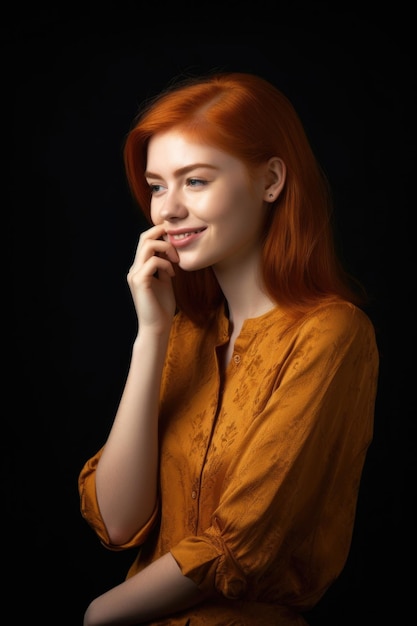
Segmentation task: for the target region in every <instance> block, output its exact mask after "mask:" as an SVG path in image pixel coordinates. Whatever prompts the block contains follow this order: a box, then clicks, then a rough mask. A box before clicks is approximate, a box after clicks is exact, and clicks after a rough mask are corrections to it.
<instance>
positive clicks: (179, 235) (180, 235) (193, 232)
mask: <svg viewBox="0 0 417 626" xmlns="http://www.w3.org/2000/svg"><path fill="white" fill-rule="evenodd" d="M203 230H204V228H199V229H197V230H189V231H187V232H185V233H175V234H173V235H169V236H170V237H172V239H174V240H175V241H177V240H179V239H186V238H187V237H191V235H196V234H197V233H201V232H202V231H203Z"/></svg>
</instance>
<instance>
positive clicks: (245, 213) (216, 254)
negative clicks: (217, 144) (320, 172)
mask: <svg viewBox="0 0 417 626" xmlns="http://www.w3.org/2000/svg"><path fill="white" fill-rule="evenodd" d="M265 169H266V168H260V169H259V172H258V173H257V175H256V176H255V177H254V178H253V179H249V176H248V172H247V170H246V168H245V166H244V164H243V163H242V162H241V161H240V160H238V159H236V158H235V157H233V156H231V155H230V154H228V153H226V152H223V151H221V150H218V149H217V148H213V147H211V146H207V145H203V144H200V143H195V142H193V141H190V140H189V139H187V138H186V137H185V136H184V135H182V134H181V133H180V132H179V131H174V130H172V131H168V132H166V133H161V134H157V135H155V136H154V137H153V138H152V139H151V141H150V143H149V147H148V160H147V171H146V179H147V181H148V183H149V185H150V187H151V192H152V199H151V219H152V221H153V223H154V224H161V225H163V226H164V227H165V230H166V237H164V238H165V239H166V240H169V241H170V243H172V245H173V246H174V247H175V248H176V250H177V252H178V255H179V259H180V260H179V265H180V267H181V268H182V269H184V270H188V271H191V270H197V269H201V268H204V267H208V266H216V267H218V268H219V269H220V268H222V267H228V266H229V265H230V264H238V263H239V262H240V260H242V259H243V258H246V257H247V256H248V255H251V254H252V253H253V252H254V251H255V250H256V249H258V248H259V245H260V232H261V226H262V223H263V221H264V215H265V211H266V210H267V208H268V206H269V205H268V203H267V201H266V199H267V190H266V186H267V185H266V176H265Z"/></svg>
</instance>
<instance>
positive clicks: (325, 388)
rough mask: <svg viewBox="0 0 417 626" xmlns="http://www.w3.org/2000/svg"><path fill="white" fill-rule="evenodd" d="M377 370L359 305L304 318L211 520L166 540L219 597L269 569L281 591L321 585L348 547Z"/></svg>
mask: <svg viewBox="0 0 417 626" xmlns="http://www.w3.org/2000/svg"><path fill="white" fill-rule="evenodd" d="M377 376H378V352H377V347H376V342H375V336H374V329H373V327H372V325H371V323H370V321H369V320H368V318H367V317H366V316H365V315H364V314H363V313H362V312H361V311H359V310H357V309H355V308H354V307H349V308H348V307H342V306H341V307H339V308H338V307H333V308H332V309H331V312H330V310H328V309H323V311H322V312H321V313H316V315H314V316H312V317H310V318H309V319H308V320H306V321H305V322H304V324H303V325H302V327H301V328H300V330H299V332H298V333H297V335H296V336H295V337H293V339H292V340H291V342H290V344H289V345H288V347H287V350H286V356H285V358H284V359H283V360H282V362H281V364H280V365H279V366H278V371H277V373H276V375H275V378H274V384H273V389H272V390H271V393H270V396H269V399H268V400H267V401H266V402H265V405H264V406H263V408H262V410H260V411H259V412H258V413H256V411H255V412H254V417H253V420H252V422H251V423H250V424H249V425H245V429H246V430H245V434H244V436H243V437H242V439H241V442H240V445H239V449H238V450H237V452H236V454H235V455H234V460H233V462H232V464H231V465H230V466H229V469H228V471H227V473H226V475H225V478H224V481H223V484H224V489H223V491H222V494H221V497H220V501H219V504H218V506H217V508H216V510H215V511H214V512H213V514H212V517H211V525H210V526H209V527H208V528H207V529H206V530H205V531H204V532H203V533H202V534H201V535H199V536H192V537H188V538H185V539H184V540H182V541H181V542H180V543H178V544H177V545H176V546H174V547H173V548H172V549H171V552H172V555H173V557H174V558H175V560H176V561H177V563H178V565H179V566H180V568H181V571H182V573H183V574H184V575H186V576H189V577H190V578H191V579H193V580H194V582H195V583H196V584H197V585H198V586H199V587H200V588H201V589H205V590H208V591H210V590H212V589H213V588H215V589H216V590H217V591H219V592H220V593H221V594H223V595H224V596H226V597H228V598H239V597H242V595H243V594H247V593H248V587H249V586H250V584H251V582H252V583H253V581H258V582H259V581H262V580H264V581H265V580H268V578H269V579H270V581H271V583H270V584H271V585H272V586H273V585H274V584H276V581H279V584H280V586H281V587H282V588H281V589H279V590H277V593H278V594H280V595H281V596H284V597H285V598H286V599H288V595H287V596H285V594H286V593H287V594H289V595H291V593H293V592H294V589H298V590H301V589H304V590H305V592H306V593H308V592H309V590H310V591H313V590H315V589H317V588H319V587H320V588H322V589H325V588H327V586H328V585H329V584H330V582H332V581H333V580H334V579H335V578H336V577H337V576H338V574H339V573H340V571H341V569H342V568H343V566H344V563H345V560H346V558H347V554H348V551H349V547H350V542H351V536H352V531H353V525H354V517H355V510H356V503H357V496H358V490H359V482H360V477H361V473H362V469H363V464H364V460H365V455H366V451H367V449H368V447H369V445H370V442H371V440H372V434H373V418H374V403H375V396H376V385H377ZM258 384H267V380H266V379H265V380H262V381H261V383H259V381H258ZM230 419H232V416H231V417H230ZM274 581H275V582H274Z"/></svg>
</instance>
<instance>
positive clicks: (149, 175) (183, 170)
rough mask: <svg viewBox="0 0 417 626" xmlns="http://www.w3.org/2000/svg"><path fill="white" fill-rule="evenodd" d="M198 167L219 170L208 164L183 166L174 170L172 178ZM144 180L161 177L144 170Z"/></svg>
mask: <svg viewBox="0 0 417 626" xmlns="http://www.w3.org/2000/svg"><path fill="white" fill-rule="evenodd" d="M199 167H206V168H209V169H212V170H217V169H219V168H218V167H217V166H215V165H210V163H191V164H190V165H185V166H184V167H180V168H178V169H177V170H175V172H174V176H182V175H183V174H187V172H191V171H192V170H195V169H197V168H199ZM145 178H161V175H160V174H155V172H150V171H149V170H146V172H145Z"/></svg>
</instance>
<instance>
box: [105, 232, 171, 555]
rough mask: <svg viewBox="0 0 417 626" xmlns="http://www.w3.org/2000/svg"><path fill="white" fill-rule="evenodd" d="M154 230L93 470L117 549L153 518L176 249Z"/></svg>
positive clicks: (133, 285) (143, 241)
mask: <svg viewBox="0 0 417 626" xmlns="http://www.w3.org/2000/svg"><path fill="white" fill-rule="evenodd" d="M164 232H165V231H164V230H163V229H162V228H161V227H160V226H158V227H157V226H154V227H152V228H150V229H149V230H148V231H146V232H145V233H142V235H141V237H140V239H139V244H138V248H137V252H136V256H135V259H134V262H133V264H132V267H131V269H130V271H129V274H128V284H129V287H130V290H131V293H132V297H133V301H134V305H135V308H136V312H137V316H138V329H139V332H138V336H137V338H136V341H135V342H134V345H133V351H132V358H131V363H130V368H129V373H128V376H127V380H126V385H125V388H124V391H123V394H122V398H121V401H120V404H119V407H118V410H117V413H116V417H115V420H114V423H113V426H112V428H111V431H110V434H109V437H108V439H107V442H106V444H105V446H104V449H103V453H102V455H101V458H100V460H99V463H98V466H97V469H96V477H95V480H96V494H97V501H98V505H99V507H100V513H101V516H102V518H103V521H104V524H105V525H106V528H107V532H108V534H109V538H110V542H111V543H112V544H114V545H120V544H122V543H124V542H126V541H128V540H129V539H130V538H131V537H132V536H133V534H134V533H135V532H136V531H137V530H138V528H140V527H141V526H142V525H143V524H144V523H145V522H146V521H147V520H148V519H149V518H150V516H151V514H152V512H153V510H154V508H155V502H156V497H157V475H158V408H159V391H160V384H161V376H162V370H163V364H164V360H165V354H166V349H167V345H168V339H169V333H170V329H171V325H172V319H173V316H174V312H175V298H174V294H173V289H172V284H171V278H172V276H173V273H174V269H173V267H172V263H173V262H175V261H176V260H178V256H177V253H176V251H175V249H174V248H173V247H172V246H170V244H168V243H167V242H165V241H163V240H162V239H161V237H162V235H163V234H164Z"/></svg>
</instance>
